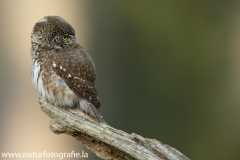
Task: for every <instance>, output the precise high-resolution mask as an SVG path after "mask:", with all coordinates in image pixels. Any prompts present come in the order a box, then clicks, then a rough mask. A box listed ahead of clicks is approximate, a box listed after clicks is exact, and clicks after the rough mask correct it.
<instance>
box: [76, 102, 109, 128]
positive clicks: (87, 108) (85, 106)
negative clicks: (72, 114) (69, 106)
mask: <svg viewBox="0 0 240 160" xmlns="http://www.w3.org/2000/svg"><path fill="white" fill-rule="evenodd" d="M79 105H80V108H81V109H82V110H83V111H84V112H85V113H88V114H90V116H91V117H93V118H95V119H97V121H98V122H100V123H105V124H106V122H105V121H104V119H103V117H102V115H101V113H100V111H99V110H98V109H96V107H95V106H94V105H93V104H91V103H89V102H88V101H87V100H86V99H80V101H79Z"/></svg>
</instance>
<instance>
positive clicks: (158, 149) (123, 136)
mask: <svg viewBox="0 0 240 160" xmlns="http://www.w3.org/2000/svg"><path fill="white" fill-rule="evenodd" d="M39 102H40V104H41V109H42V111H43V112H45V113H46V114H47V115H48V116H50V117H51V124H50V129H51V130H52V131H53V132H54V133H56V134H61V133H65V134H68V135H72V136H73V137H76V139H77V140H78V141H80V142H81V143H82V144H84V145H85V146H86V147H87V148H88V149H89V150H91V151H92V152H94V153H95V154H96V155H98V156H99V157H101V158H103V159H126V160H129V159H139V160H154V159H160V160H189V158H187V157H186V156H184V155H183V154H182V153H180V152H179V151H177V150H176V149H174V148H172V147H170V146H168V145H165V144H162V143H161V142H159V141H157V140H155V139H149V138H143V137H142V136H140V135H137V134H135V133H132V134H128V133H126V132H123V131H121V130H118V129H115V128H113V127H111V126H109V125H107V124H102V123H98V122H96V121H95V120H94V119H92V118H91V117H89V116H87V115H85V114H84V113H82V112H81V111H79V110H76V109H63V108H58V107H54V106H52V105H50V104H48V103H47V102H45V101H43V100H42V99H39Z"/></svg>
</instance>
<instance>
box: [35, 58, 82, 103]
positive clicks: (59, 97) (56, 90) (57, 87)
mask: <svg viewBox="0 0 240 160" xmlns="http://www.w3.org/2000/svg"><path fill="white" fill-rule="evenodd" d="M32 82H33V85H34V88H35V89H36V90H37V92H38V93H39V95H40V96H41V97H42V98H44V99H46V100H47V101H48V102H49V103H51V104H54V105H55V106H60V107H75V106H76V105H78V101H79V98H78V96H77V95H76V94H75V93H73V91H72V90H71V89H70V88H69V87H68V86H67V85H66V83H65V82H64V81H63V79H62V78H61V77H59V76H58V75H56V74H55V73H54V71H49V73H46V71H45V73H44V69H43V68H41V65H39V63H37V61H35V62H34V63H33V65H32Z"/></svg>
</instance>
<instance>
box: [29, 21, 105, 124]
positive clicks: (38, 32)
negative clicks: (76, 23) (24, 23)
mask: <svg viewBox="0 0 240 160" xmlns="http://www.w3.org/2000/svg"><path fill="white" fill-rule="evenodd" d="M75 41H76V37H75V31H74V29H73V27H72V26H71V25H70V24H69V23H68V22H67V21H65V20H64V19H63V18H61V17H58V16H46V17H44V18H43V19H41V20H39V21H38V22H37V23H36V24H35V26H34V28H33V30H32V33H31V57H32V82H33V85H34V88H35V89H36V90H37V92H38V94H39V95H40V96H41V97H42V98H43V99H44V100H45V101H47V102H48V103H50V104H52V105H54V106H57V107H63V108H76V109H81V110H82V111H83V112H84V113H86V114H87V115H89V116H91V117H93V118H95V119H96V120H97V121H98V122H100V123H105V121H104V119H103V117H102V116H101V113H100V111H99V109H100V107H101V104H100V102H99V99H98V95H97V90H96V88H95V85H94V81H95V79H96V71H95V66H94V63H93V61H92V58H91V57H90V55H89V54H88V53H87V52H86V50H85V49H84V48H83V47H81V46H80V45H79V44H77V43H76V42H75Z"/></svg>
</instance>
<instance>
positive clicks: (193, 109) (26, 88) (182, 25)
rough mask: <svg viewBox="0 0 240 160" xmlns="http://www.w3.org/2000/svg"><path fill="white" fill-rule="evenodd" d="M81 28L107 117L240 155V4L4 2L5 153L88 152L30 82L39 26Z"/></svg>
mask: <svg viewBox="0 0 240 160" xmlns="http://www.w3.org/2000/svg"><path fill="white" fill-rule="evenodd" d="M46 15H59V16H61V17H63V18H64V19H66V20H67V21H69V23H70V24H72V26H73V27H74V28H75V31H76V34H77V42H78V43H79V44H81V45H82V46H83V47H84V48H85V49H86V50H87V51H88V53H89V54H90V55H91V56H92V58H93V60H94V62H95V65H96V70H97V75H98V76H97V81H96V85H97V90H98V93H99V98H100V100H101V103H102V106H103V107H102V109H101V113H102V114H103V116H104V118H105V120H106V121H107V123H108V124H109V125H111V126H113V127H115V128H118V129H121V130H123V131H126V132H128V133H133V132H134V133H137V134H139V135H142V136H143V137H147V138H153V139H157V140H159V141H161V142H162V143H165V144H168V145H170V146H172V147H174V148H176V149H177V150H179V151H180V152H182V153H183V154H185V155H186V156H187V157H189V158H190V159H192V160H203V159H210V160H215V159H217V160H226V159H229V160H239V159H240V2H239V1H233V0H229V1H213V0H210V1H206V0H203V1H199V2H196V1H188V0H184V1H177V0H174V1H162V0H149V1H137V0H132V1H127V0H115V1H110V0H105V1H103V0H80V1H77V0H69V1H64V0H52V1H47V0H43V1H30V0H22V1H14V0H9V1H4V0H0V24H1V26H0V28H1V30H0V34H1V37H2V38H1V40H0V42H1V43H0V82H1V83H0V96H1V97H0V120H1V121H0V127H1V130H0V152H32V151H36V152H37V151H39V152H41V151H44V150H47V151H49V152H51V151H55V152H69V151H71V150H75V151H77V152H81V151H82V150H84V151H85V152H88V153H89V159H92V160H95V159H99V158H98V157H96V156H95V155H93V154H91V153H90V151H88V150H87V149H86V148H84V147H83V146H82V145H81V144H79V143H78V142H77V141H75V140H74V138H72V137H70V136H67V135H60V136H56V135H54V134H53V133H52V132H51V131H50V130H49V129H48V125H49V118H48V117H47V116H46V115H44V113H42V112H41V111H40V109H39V107H38V106H39V104H38V102H37V100H38V95H37V93H36V92H35V91H34V88H33V87H32V84H31V75H30V68H31V67H30V66H31V58H30V51H29V48H30V33H31V30H32V27H33V26H34V24H35V23H36V22H37V21H38V20H39V19H41V18H42V17H44V16H46Z"/></svg>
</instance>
